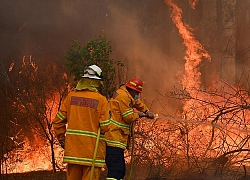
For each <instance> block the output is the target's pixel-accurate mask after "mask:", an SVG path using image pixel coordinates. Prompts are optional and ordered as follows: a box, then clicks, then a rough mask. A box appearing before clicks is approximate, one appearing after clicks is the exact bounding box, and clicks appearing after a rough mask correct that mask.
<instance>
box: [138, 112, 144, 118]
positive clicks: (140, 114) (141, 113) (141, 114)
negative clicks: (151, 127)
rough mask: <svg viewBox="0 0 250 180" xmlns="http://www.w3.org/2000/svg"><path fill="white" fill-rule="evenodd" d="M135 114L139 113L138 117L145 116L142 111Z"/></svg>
mask: <svg viewBox="0 0 250 180" xmlns="http://www.w3.org/2000/svg"><path fill="white" fill-rule="evenodd" d="M137 114H138V115H139V118H142V117H146V114H145V113H143V112H137Z"/></svg>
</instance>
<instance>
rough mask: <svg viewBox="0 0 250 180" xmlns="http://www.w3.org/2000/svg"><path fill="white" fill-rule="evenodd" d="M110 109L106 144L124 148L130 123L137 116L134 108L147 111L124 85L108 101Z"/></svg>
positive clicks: (126, 143)
mask: <svg viewBox="0 0 250 180" xmlns="http://www.w3.org/2000/svg"><path fill="white" fill-rule="evenodd" d="M109 105H110V109H111V111H112V118H111V119H110V124H109V131H108V132H107V133H105V139H106V142H107V145H108V146H112V147H119V148H122V149H126V148H127V147H128V140H129V136H130V126H131V124H132V123H133V122H134V121H136V120H137V119H138V118H139V115H138V114H137V113H136V112H134V108H135V109H137V110H138V111H140V112H146V111H149V109H148V107H147V106H146V105H145V104H144V103H142V102H141V101H140V100H137V101H135V100H134V98H133V97H132V96H131V95H130V94H129V92H128V91H127V89H126V87H125V86H121V87H120V88H119V89H118V90H117V91H116V92H115V94H114V95H113V97H112V98H111V99H110V101H109Z"/></svg>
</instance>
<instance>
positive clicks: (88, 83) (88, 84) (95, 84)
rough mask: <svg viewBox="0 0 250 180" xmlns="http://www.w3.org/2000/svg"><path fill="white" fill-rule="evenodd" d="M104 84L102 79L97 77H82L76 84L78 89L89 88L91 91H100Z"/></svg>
mask: <svg viewBox="0 0 250 180" xmlns="http://www.w3.org/2000/svg"><path fill="white" fill-rule="evenodd" d="M101 86H102V81H100V80H97V79H90V78H82V79H81V80H80V81H79V82H78V83H77V85H76V88H75V89H76V90H78V91H81V90H84V89H88V90H90V91H98V88H100V87H101Z"/></svg>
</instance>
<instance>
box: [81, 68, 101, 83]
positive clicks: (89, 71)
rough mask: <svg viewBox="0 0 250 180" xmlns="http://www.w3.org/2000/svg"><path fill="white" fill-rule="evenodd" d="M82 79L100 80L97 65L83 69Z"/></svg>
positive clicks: (99, 69) (99, 70)
mask: <svg viewBox="0 0 250 180" xmlns="http://www.w3.org/2000/svg"><path fill="white" fill-rule="evenodd" d="M82 78H90V79H99V80H102V70H101V68H99V67H98V66H97V65H91V66H89V67H87V68H86V69H84V74H83V76H82Z"/></svg>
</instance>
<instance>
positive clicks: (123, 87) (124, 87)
mask: <svg viewBox="0 0 250 180" xmlns="http://www.w3.org/2000/svg"><path fill="white" fill-rule="evenodd" d="M120 89H121V90H123V91H125V92H126V94H127V95H128V97H129V98H130V99H132V100H134V98H133V97H132V96H131V95H130V93H129V92H128V90H127V88H126V86H125V85H123V86H121V87H120Z"/></svg>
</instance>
